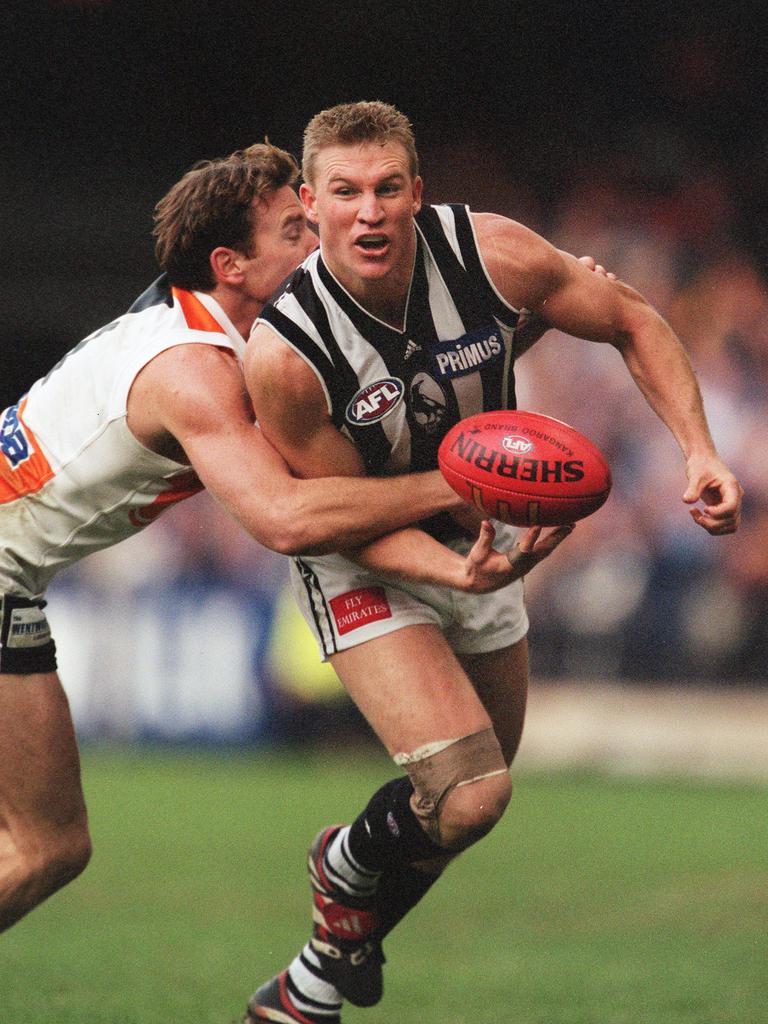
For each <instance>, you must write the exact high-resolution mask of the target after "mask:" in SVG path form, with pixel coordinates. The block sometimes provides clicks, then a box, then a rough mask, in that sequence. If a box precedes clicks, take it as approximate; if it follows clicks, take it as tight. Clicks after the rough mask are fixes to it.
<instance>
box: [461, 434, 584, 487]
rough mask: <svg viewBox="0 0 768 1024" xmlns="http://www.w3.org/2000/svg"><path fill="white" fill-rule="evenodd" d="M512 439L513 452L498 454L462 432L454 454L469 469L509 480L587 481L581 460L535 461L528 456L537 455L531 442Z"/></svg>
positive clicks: (516, 438)
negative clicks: (469, 467) (532, 453)
mask: <svg viewBox="0 0 768 1024" xmlns="http://www.w3.org/2000/svg"><path fill="white" fill-rule="evenodd" d="M511 436H512V437H513V438H514V443H512V444H510V445H509V448H510V449H511V450H508V451H498V450H497V449H493V448H487V447H486V446H485V445H484V444H481V443H480V442H479V441H477V440H476V439H475V438H474V437H473V436H472V432H471V431H470V432H467V433H465V432H463V431H462V432H461V433H460V434H458V435H457V436H456V438H455V439H454V442H453V444H452V445H451V448H450V450H451V452H452V453H453V454H455V455H457V456H458V457H459V458H460V459H461V460H463V461H464V462H466V463H468V464H469V465H471V466H475V467H476V468H477V469H479V470H481V471H482V472H485V473H488V474H490V475H495V476H498V477H502V478H503V479H505V480H527V481H530V482H531V483H543V484H547V483H558V484H559V483H566V484H567V483H577V482H578V481H579V480H583V479H584V463H583V461H582V460H581V459H574V458H567V457H564V458H562V459H560V458H546V459H536V458H531V457H530V455H528V454H525V449H526V448H527V449H528V452H533V451H535V444H533V443H532V442H531V441H530V438H523V437H522V436H515V435H511ZM505 447H506V446H505ZM560 447H562V448H563V455H564V456H567V455H572V454H573V452H572V451H571V450H570V449H569V448H566V447H565V446H560ZM516 452H517V454H516Z"/></svg>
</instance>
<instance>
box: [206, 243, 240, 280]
mask: <svg viewBox="0 0 768 1024" xmlns="http://www.w3.org/2000/svg"><path fill="white" fill-rule="evenodd" d="M241 259H242V254H241V253H238V252H236V251H235V250H234V249H227V248H226V247H225V246H223V245H220V246H218V247H217V248H216V249H214V250H213V252H212V253H211V255H210V256H209V261H210V264H211V270H212V271H213V279H214V281H215V282H216V284H235V285H237V284H242V283H243V270H242V267H241Z"/></svg>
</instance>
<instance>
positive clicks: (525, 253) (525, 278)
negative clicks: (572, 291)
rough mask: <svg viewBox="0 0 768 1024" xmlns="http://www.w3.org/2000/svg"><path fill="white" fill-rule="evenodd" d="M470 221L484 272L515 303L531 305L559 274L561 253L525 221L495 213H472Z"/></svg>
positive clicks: (554, 282) (555, 281)
mask: <svg viewBox="0 0 768 1024" xmlns="http://www.w3.org/2000/svg"><path fill="white" fill-rule="evenodd" d="M472 223H473V225H474V228H475V234H476V237H477V244H478V249H479V251H480V255H481V256H482V258H483V261H484V263H485V266H486V268H487V270H488V273H489V274H490V276H491V278H492V280H493V281H494V282H495V283H496V284H497V286H498V287H499V289H500V290H501V292H502V294H504V295H505V296H507V297H510V295H511V297H512V298H513V300H514V304H515V305H518V306H529V305H531V302H532V301H533V300H534V299H535V297H536V296H537V294H538V293H540V292H547V291H549V290H551V288H552V287H554V286H555V284H556V283H557V281H558V280H559V279H560V277H562V275H563V273H564V270H565V267H564V263H563V257H562V254H561V253H560V252H559V251H558V250H557V249H556V248H555V247H554V246H553V245H552V244H551V243H550V242H548V241H547V240H546V239H545V238H543V237H542V236H541V235H539V234H537V233H536V232H535V231H533V230H532V229H531V228H529V227H526V226H525V224H521V223H520V222H519V221H516V220H512V219H511V218H509V217H504V216H502V215H501V214H497V213H473V214H472Z"/></svg>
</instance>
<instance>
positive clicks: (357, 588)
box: [291, 522, 528, 661]
mask: <svg viewBox="0 0 768 1024" xmlns="http://www.w3.org/2000/svg"><path fill="white" fill-rule="evenodd" d="M494 526H495V527H496V540H495V541H494V546H495V547H497V548H498V549H499V550H500V551H506V550H508V549H509V548H511V547H512V545H513V544H514V542H515V539H516V537H517V534H518V531H517V529H516V528H515V527H512V526H506V525H505V524H503V523H496V522H494ZM448 546H449V547H450V548H452V549H453V550H454V551H458V552H459V553H461V554H466V553H467V552H468V551H469V549H470V547H471V546H472V545H471V542H470V541H468V540H455V541H451V542H450V543H449V544H448ZM291 586H292V589H293V594H294V597H295V598H296V601H297V602H298V605H299V608H300V610H301V613H302V615H303V616H304V618H305V620H306V621H307V623H308V625H309V627H310V629H311V630H312V633H313V635H314V637H315V639H316V640H317V643H318V646H319V648H320V654H321V658H322V660H323V661H327V659H328V657H329V655H332V654H336V653H338V652H339V651H345V650H347V649H349V648H350V647H356V646H357V645H358V644H362V643H365V642H366V640H373V639H375V638H376V637H379V636H385V635H386V634H387V633H393V632H395V631H396V630H398V629H402V628H403V627H404V626H412V625H416V624H418V623H432V624H434V625H435V626H438V627H439V628H440V629H441V630H442V632H443V634H444V635H445V637H446V639H447V640H448V643H449V644H450V646H451V649H452V650H454V651H455V652H456V653H458V654H486V653H488V652H489V651H496V650H499V649H500V648H502V647H509V646H510V645H511V644H514V643H517V641H518V640H521V639H522V638H523V637H524V636H525V635H526V633H527V632H528V615H527V613H526V610H525V601H524V593H523V581H522V580H516V581H515V582H514V583H510V584H508V585H507V586H506V587H503V588H502V589H501V590H496V591H494V592H493V593H491V594H465V593H463V592H461V591H459V590H452V589H450V588H449V587H437V586H432V585H431V584H422V583H400V584H397V585H395V584H393V583H391V582H390V581H389V580H385V579H384V578H383V577H380V576H377V575H375V574H374V573H371V572H370V571H368V570H367V569H364V568H362V567H361V566H359V565H356V564H355V563H354V562H350V561H349V560H348V559H347V558H344V557H343V556H341V555H322V556H318V557H306V558H294V559H292V560H291Z"/></svg>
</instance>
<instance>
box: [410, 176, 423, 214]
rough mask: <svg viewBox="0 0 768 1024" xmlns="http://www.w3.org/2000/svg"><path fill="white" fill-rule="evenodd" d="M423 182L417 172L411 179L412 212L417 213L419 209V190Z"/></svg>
mask: <svg viewBox="0 0 768 1024" xmlns="http://www.w3.org/2000/svg"><path fill="white" fill-rule="evenodd" d="M423 185H424V183H423V182H422V180H421V177H420V176H419V175H418V174H417V175H416V177H415V178H414V179H413V212H414V214H417V213H418V212H419V210H420V209H421V191H422V188H423Z"/></svg>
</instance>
